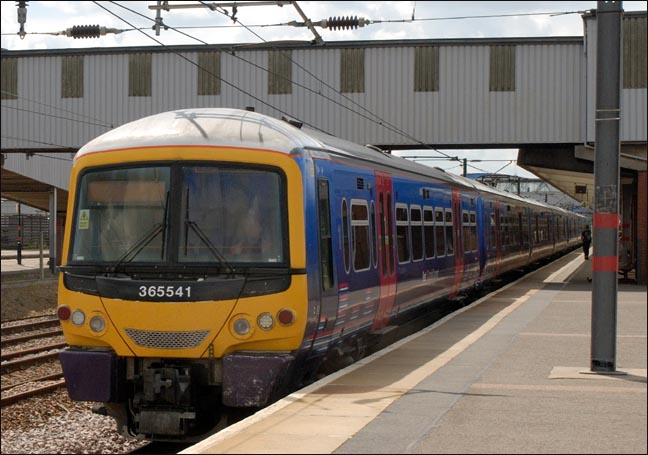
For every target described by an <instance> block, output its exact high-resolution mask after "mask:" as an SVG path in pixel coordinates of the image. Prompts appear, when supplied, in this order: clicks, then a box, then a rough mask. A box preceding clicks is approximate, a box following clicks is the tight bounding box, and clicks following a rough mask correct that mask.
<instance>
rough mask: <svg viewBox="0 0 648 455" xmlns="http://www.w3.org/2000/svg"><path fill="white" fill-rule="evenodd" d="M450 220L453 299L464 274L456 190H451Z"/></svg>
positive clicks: (459, 200)
mask: <svg viewBox="0 0 648 455" xmlns="http://www.w3.org/2000/svg"><path fill="white" fill-rule="evenodd" d="M452 218H453V220H454V222H453V230H454V235H453V237H454V239H453V242H454V260H455V267H454V285H453V286H452V292H451V293H450V297H454V296H455V295H456V294H457V292H458V291H459V288H460V286H461V282H462V281H463V274H464V257H463V240H462V232H461V231H462V228H461V193H460V192H459V189H458V188H453V189H452Z"/></svg>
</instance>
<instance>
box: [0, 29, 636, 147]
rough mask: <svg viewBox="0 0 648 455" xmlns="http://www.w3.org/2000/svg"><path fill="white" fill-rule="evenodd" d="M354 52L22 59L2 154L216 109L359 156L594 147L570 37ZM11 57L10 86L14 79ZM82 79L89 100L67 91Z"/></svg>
mask: <svg viewBox="0 0 648 455" xmlns="http://www.w3.org/2000/svg"><path fill="white" fill-rule="evenodd" d="M644 23H645V18H644ZM636 28H637V29H639V30H641V27H636ZM643 30H644V34H645V27H644V29H643ZM637 33H639V32H637ZM352 44H355V43H346V44H337V45H336V44H335V43H330V44H328V45H327V47H326V48H308V49H304V48H299V47H295V48H293V49H289V48H286V50H287V53H288V55H290V57H291V58H292V60H293V62H289V61H288V60H286V59H285V58H283V57H285V56H284V55H283V52H280V51H277V50H276V49H271V48H270V49H268V48H263V49H261V48H257V49H254V48H253V49H249V48H245V49H237V51H236V54H235V55H234V56H233V55H231V54H230V53H228V52H226V51H225V50H222V52H218V51H219V50H218V49H214V48H212V47H209V48H207V47H204V48H198V47H195V48H191V47H187V46H183V47H177V48H174V50H175V51H176V52H178V53H180V54H181V55H182V56H183V57H185V58H182V57H180V56H178V55H176V53H173V52H169V51H166V52H160V50H159V48H154V49H151V51H150V52H148V51H147V49H145V48H139V49H136V50H133V51H131V52H128V50H127V49H124V50H123V52H124V53H119V52H120V50H111V51H102V50H97V49H95V50H90V51H88V52H87V53H85V54H84V53H83V51H82V50H75V51H74V53H75V55H82V59H81V60H82V71H80V70H79V61H80V60H79V57H74V58H71V56H70V53H69V52H68V53H58V54H57V53H56V52H55V51H50V52H49V53H47V52H45V53H44V54H45V55H36V56H30V53H29V52H22V53H14V54H13V55H19V57H17V73H18V74H17V91H18V96H19V98H18V99H15V100H14V99H4V98H10V96H5V95H6V94H5V93H4V92H3V100H2V106H3V109H2V148H3V149H4V148H9V149H11V148H38V147H47V144H51V145H52V146H56V147H75V148H77V147H80V146H82V145H83V144H84V143H85V142H87V141H89V140H90V139H92V138H94V137H96V136H97V135H99V134H101V133H103V132H105V131H107V130H108V129H110V128H111V126H118V125H120V124H122V123H125V122H128V121H131V120H134V119H137V118H140V117H144V116H147V115H151V114H155V113H158V112H163V111H168V110H173V109H182V108H190V107H207V106H215V107H234V108H245V107H246V106H253V107H255V108H256V110H257V111H258V112H263V113H266V114H269V115H272V116H275V117H280V116H281V115H282V114H286V115H290V116H292V117H294V118H297V119H300V120H303V121H304V122H306V123H307V124H309V125H312V126H315V127H318V128H320V129H322V130H324V131H327V132H329V133H331V134H334V135H337V136H339V137H343V138H346V139H349V140H352V141H355V142H359V143H373V144H393V145H409V146H416V145H420V144H421V143H425V144H432V145H435V146H439V145H446V146H447V145H452V146H457V147H461V146H475V145H485V146H487V145H497V146H502V145H507V144H510V145H513V146H515V145H517V144H540V143H583V142H585V140H586V134H587V136H588V137H589V132H590V130H589V126H590V123H587V124H586V121H585V114H586V112H591V111H592V104H593V103H592V101H589V102H588V101H587V100H588V99H590V100H592V99H593V98H592V97H591V81H592V78H591V76H590V75H591V74H592V73H591V69H592V68H593V67H592V66H591V65H592V64H591V61H592V58H591V57H592V53H591V52H590V48H591V40H590V41H589V45H588V53H589V57H590V58H589V59H588V61H587V63H586V56H585V53H584V49H583V44H582V42H581V41H579V40H575V39H569V38H567V39H562V40H561V39H549V40H546V41H540V40H537V39H528V40H500V42H498V41H496V42H493V40H490V41H489V40H485V41H483V43H482V42H477V41H476V40H471V41H469V42H468V41H467V40H464V41H455V42H450V41H448V40H446V41H430V42H421V41H416V42H411V43H408V42H404V41H403V42H397V43H393V42H392V43H390V42H383V44H382V45H381V44H380V43H379V44H372V45H370V46H366V47H360V46H358V45H357V44H356V45H352ZM336 46H337V47H336ZM430 46H431V47H430ZM430 49H431V50H430ZM8 55H12V53H6V52H3V68H2V69H3V71H2V74H3V87H5V86H8V85H7V84H9V83H12V79H11V78H12V77H13V76H12V74H11V68H10V64H7V65H5V62H7V63H9V61H10V60H7V59H6V58H5V57H6V56H8ZM219 57H220V60H219ZM64 59H65V61H66V63H65V68H66V69H65V70H64V66H63V65H64V64H63V61H64ZM417 59H420V60H418V61H417ZM643 59H644V60H643V61H644V62H645V55H644V57H643ZM187 60H191V61H192V62H200V63H201V64H202V65H203V68H204V69H205V70H206V71H207V72H205V71H201V70H200V69H199V68H198V67H197V66H196V65H194V64H192V63H190V62H189V61H187ZM269 67H271V68H272V69H273V70H274V71H275V72H277V73H280V74H281V75H283V77H287V76H290V77H291V78H292V81H293V83H292V86H290V85H286V84H287V82H286V80H285V79H283V78H282V77H271V76H269V73H268V71H267V69H268V68H269ZM75 68H76V71H77V72H76V73H75V70H74V69H75ZM588 70H589V71H588ZM428 71H429V74H428ZM64 73H65V77H63V74H64ZM199 73H202V74H199ZM211 75H217V76H220V77H221V78H222V81H220V83H218V82H213V77H211ZM512 77H514V79H511V78H512ZM492 78H496V80H495V81H494V80H492ZM644 78H645V77H644ZM81 79H82V80H83V87H80V88H74V86H73V85H71V84H74V83H75V81H80V80H81ZM586 82H587V85H586ZM586 87H587V90H586ZM3 90H4V89H3ZM341 92H344V93H341ZM212 93H213V94H212ZM64 94H65V95H66V97H63V95H64ZM79 94H82V95H83V96H82V97H70V95H74V96H77V95H79ZM129 95H130V96H129ZM623 100H624V108H625V109H626V111H625V112H626V113H625V115H624V122H622V140H623V141H645V140H646V129H645V125H646V89H645V88H643V89H641V88H640V89H636V88H633V89H624V93H623ZM629 119H630V120H629ZM586 126H587V129H586ZM592 132H593V130H592Z"/></svg>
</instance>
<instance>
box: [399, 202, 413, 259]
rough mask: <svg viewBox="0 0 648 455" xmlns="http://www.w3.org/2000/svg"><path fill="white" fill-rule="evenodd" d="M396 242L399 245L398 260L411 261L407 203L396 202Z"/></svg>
mask: <svg viewBox="0 0 648 455" xmlns="http://www.w3.org/2000/svg"><path fill="white" fill-rule="evenodd" d="M396 243H397V246H398V262H399V263H400V264H402V263H405V262H409V260H410V250H409V217H408V215H407V205H406V204H396Z"/></svg>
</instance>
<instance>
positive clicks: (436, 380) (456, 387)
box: [180, 251, 648, 454]
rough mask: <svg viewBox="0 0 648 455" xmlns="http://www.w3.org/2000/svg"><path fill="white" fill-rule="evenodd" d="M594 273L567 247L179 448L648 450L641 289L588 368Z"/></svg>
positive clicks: (621, 301)
mask: <svg viewBox="0 0 648 455" xmlns="http://www.w3.org/2000/svg"><path fill="white" fill-rule="evenodd" d="M591 277H592V274H591V261H585V260H584V259H583V255H582V253H581V252H579V251H578V252H577V251H574V252H572V253H569V254H567V255H565V256H563V257H562V258H560V259H559V260H557V261H555V262H553V263H551V264H549V265H547V266H545V267H543V268H541V269H539V270H537V271H535V272H533V273H531V274H528V275H526V276H525V277H523V278H522V279H520V280H518V281H516V282H514V283H511V284H509V285H507V286H504V287H502V288H501V289H499V290H497V291H496V292H494V293H492V294H489V295H488V296H486V297H484V298H482V299H480V300H478V301H476V302H474V303H473V304H471V305H469V306H466V307H465V308H463V309H462V310H460V311H458V312H455V313H454V314H452V315H449V316H447V317H446V318H444V319H442V320H440V321H438V322H436V323H435V324H433V325H432V326H430V327H428V328H426V329H424V330H423V331H421V332H418V333H416V334H414V335H412V336H410V337H408V338H405V339H403V340H400V341H399V342H397V343H395V344H393V345H391V346H389V347H387V348H386V349H383V350H382V351H380V352H377V353H375V354H373V355H371V356H369V357H367V358H364V359H362V360H360V361H359V362H357V363H355V364H353V365H351V366H349V367H347V368H345V369H343V370H340V371H338V372H336V373H334V374H332V375H330V376H327V377H326V378H324V379H322V380H320V381H318V382H316V383H313V384H311V385H310V386H308V387H306V388H304V389H302V390H299V391H297V392H296V393H293V394H291V395H289V396H287V397H286V398H284V399H282V400H280V401H278V402H276V403H274V404H273V405H271V406H269V407H267V408H265V409H263V410H261V411H259V412H257V413H256V414H254V415H252V416H250V417H248V418H247V419H245V420H242V421H240V422H238V423H236V424H234V425H232V426H230V427H228V428H226V429H224V430H222V431H220V432H218V433H216V434H214V435H212V436H210V437H209V438H207V439H205V440H204V441H201V442H200V443H198V444H195V445H193V446H191V447H189V448H187V449H185V450H184V451H182V452H180V453H205V454H208V453H643V454H645V453H646V450H647V447H646V446H647V434H648V428H647V417H646V414H647V412H646V408H647V404H646V403H647V394H646V359H647V352H646V351H647V338H646V331H647V330H646V326H647V322H646V321H647V319H646V307H647V303H646V300H647V292H646V287H645V286H638V285H630V284H619V287H618V298H617V344H616V370H617V371H616V372H617V373H623V374H609V375H601V374H590V371H589V370H590V356H591V351H590V343H591V336H590V332H591V299H592V292H591V288H592V283H591V282H590V280H589V279H590V278H591Z"/></svg>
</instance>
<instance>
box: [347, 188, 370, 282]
mask: <svg viewBox="0 0 648 455" xmlns="http://www.w3.org/2000/svg"><path fill="white" fill-rule="evenodd" d="M351 229H352V236H353V268H354V269H355V270H356V271H358V272H359V271H362V270H368V269H369V265H370V263H371V250H370V245H369V212H368V209H367V201H363V200H359V199H352V200H351Z"/></svg>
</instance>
